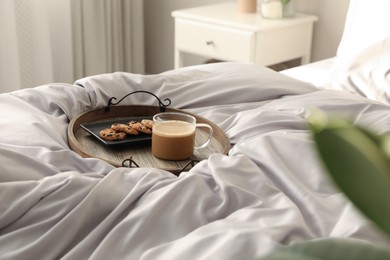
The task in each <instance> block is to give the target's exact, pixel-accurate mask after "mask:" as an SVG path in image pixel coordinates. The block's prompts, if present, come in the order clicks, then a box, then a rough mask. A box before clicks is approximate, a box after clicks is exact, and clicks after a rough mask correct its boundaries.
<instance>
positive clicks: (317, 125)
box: [262, 111, 390, 260]
mask: <svg viewBox="0 0 390 260" xmlns="http://www.w3.org/2000/svg"><path fill="white" fill-rule="evenodd" d="M309 127H310V130H311V133H312V137H313V141H314V146H315V148H316V150H317V152H318V156H319V158H320V160H321V161H322V163H323V166H324V169H325V170H326V171H327V172H328V173H329V176H330V177H331V179H332V180H333V181H334V183H335V185H336V186H337V187H338V188H339V189H340V190H341V191H343V192H344V193H345V195H346V196H347V197H348V198H349V199H350V200H351V201H352V202H353V203H354V205H355V206H356V207H357V208H358V209H360V211H361V212H362V213H363V214H364V215H366V216H367V218H369V219H370V220H371V221H372V222H373V223H375V224H376V225H377V226H378V229H379V230H382V231H383V232H384V234H387V235H388V236H389V237H390V136H389V135H379V134H376V133H375V132H374V131H372V130H370V129H367V128H365V127H362V126H359V125H356V124H353V123H352V122H351V121H348V120H346V119H343V118H339V117H334V116H333V117H332V116H328V115H326V114H325V113H323V112H322V111H315V112H314V113H313V114H312V116H311V117H310V118H309ZM262 259H263V260H282V259H283V260H287V259H288V260H295V259H300V260H344V259H364V260H369V259H370V260H384V259H390V250H389V249H388V248H384V247H382V246H376V245H373V244H371V243H368V242H364V241H359V240H353V239H348V238H345V239H343V238H323V239H317V240H312V241H304V242H300V243H296V244H293V245H291V246H286V247H282V248H280V249H279V250H276V251H275V252H273V253H271V254H270V255H268V256H266V257H264V258H262Z"/></svg>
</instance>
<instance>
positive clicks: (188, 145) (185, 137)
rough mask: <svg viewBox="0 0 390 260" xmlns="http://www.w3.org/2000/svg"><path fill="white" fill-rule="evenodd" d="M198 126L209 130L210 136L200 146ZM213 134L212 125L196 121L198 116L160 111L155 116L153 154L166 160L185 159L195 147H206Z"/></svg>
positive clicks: (191, 153) (192, 152)
mask: <svg viewBox="0 0 390 260" xmlns="http://www.w3.org/2000/svg"><path fill="white" fill-rule="evenodd" d="M197 127H204V128H208V130H209V137H208V138H207V140H206V142H204V143H203V144H202V145H200V146H195V134H196V128H197ZM212 136H213V128H212V127H211V126H210V125H208V124H199V123H196V118H195V117H193V116H191V115H189V114H185V113H178V112H164V113H159V114H156V115H154V116H153V131H152V154H153V155H154V156H156V157H157V158H160V159H165V160H185V159H188V158H190V157H191V156H192V155H193V154H194V149H199V148H203V147H206V146H207V145H208V144H209V142H210V140H211V138H212Z"/></svg>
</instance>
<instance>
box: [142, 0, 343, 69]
mask: <svg viewBox="0 0 390 260" xmlns="http://www.w3.org/2000/svg"><path fill="white" fill-rule="evenodd" d="M231 1H234V0H231ZM295 1H296V9H297V10H298V11H301V12H308V13H312V14H316V15H317V16H318V17H319V21H318V22H317V23H316V24H315V27H314V34H313V48H312V61H317V60H321V59H324V58H329V57H332V56H334V55H335V54H336V51H337V47H338V44H339V42H340V39H341V36H342V32H343V28H344V22H345V15H346V12H347V9H348V4H349V0H295ZM219 2H226V0H159V1H156V0H144V18H145V65H146V73H149V74H155V73H160V72H163V71H167V70H171V69H172V68H173V56H174V50H173V48H174V20H173V18H172V16H171V12H172V11H173V10H176V9H182V8H189V7H194V6H200V5H206V4H214V3H219ZM188 59H189V60H191V61H192V62H194V60H195V63H196V62H198V61H199V60H196V57H188Z"/></svg>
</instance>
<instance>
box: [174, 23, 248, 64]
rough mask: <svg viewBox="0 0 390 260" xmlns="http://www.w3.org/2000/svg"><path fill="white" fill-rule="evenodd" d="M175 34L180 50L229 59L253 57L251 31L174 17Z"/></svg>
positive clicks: (238, 59) (239, 59) (241, 59)
mask: <svg viewBox="0 0 390 260" xmlns="http://www.w3.org/2000/svg"><path fill="white" fill-rule="evenodd" d="M175 34H176V37H175V46H176V48H177V49H179V50H180V51H185V52H191V53H194V54H198V55H204V56H208V57H212V58H216V59H222V60H231V61H248V60H251V57H253V50H254V49H253V48H254V40H255V35H254V33H253V32H245V31H242V30H240V31H239V30H234V29H228V28H226V27H220V26H215V25H205V24H204V23H203V24H202V23H197V22H192V21H183V20H181V19H176V22H175Z"/></svg>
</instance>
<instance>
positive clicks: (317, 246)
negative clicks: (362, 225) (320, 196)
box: [261, 238, 390, 260]
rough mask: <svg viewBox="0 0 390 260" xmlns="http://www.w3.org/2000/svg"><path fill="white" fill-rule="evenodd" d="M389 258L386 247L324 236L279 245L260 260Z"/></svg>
mask: <svg viewBox="0 0 390 260" xmlns="http://www.w3.org/2000/svg"><path fill="white" fill-rule="evenodd" d="M287 259H288V260H347V259H354V260H357V259H364V260H390V251H389V250H388V249H387V248H383V247H381V246H376V245H373V244H370V243H368V242H364V241H359V240H353V239H346V238H325V239H317V240H312V241H305V242H299V243H296V244H292V245H290V246H285V247H280V248H279V249H277V250H275V251H274V252H272V253H271V254H269V255H267V256H265V257H263V258H261V260H287Z"/></svg>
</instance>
